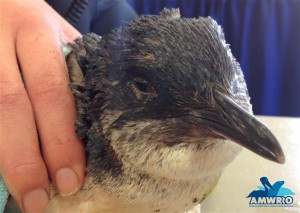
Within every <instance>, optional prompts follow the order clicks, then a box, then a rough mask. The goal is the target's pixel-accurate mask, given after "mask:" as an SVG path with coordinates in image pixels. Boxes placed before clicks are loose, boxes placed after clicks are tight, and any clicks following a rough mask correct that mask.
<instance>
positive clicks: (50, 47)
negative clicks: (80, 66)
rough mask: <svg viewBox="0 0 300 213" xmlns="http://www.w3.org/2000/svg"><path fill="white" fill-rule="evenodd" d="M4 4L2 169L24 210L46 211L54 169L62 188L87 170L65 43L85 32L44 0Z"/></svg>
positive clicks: (78, 181) (69, 188) (71, 187)
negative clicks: (64, 52)
mask: <svg viewBox="0 0 300 213" xmlns="http://www.w3.org/2000/svg"><path fill="white" fill-rule="evenodd" d="M0 11H1V13H0V25H1V26H0V47H1V48H0V174H1V176H2V178H3V180H4V182H5V185H6V186H7V188H8V190H9V192H10V194H11V195H12V196H13V197H14V199H15V200H16V202H17V203H18V205H19V206H20V208H21V209H22V211H25V212H41V211H42V210H43V209H44V208H45V207H46V205H47V203H48V200H49V195H50V188H49V180H48V174H49V176H50V178H51V180H52V182H53V183H54V185H55V186H56V189H57V190H58V192H59V193H60V194H62V195H70V194H73V193H75V192H77V191H78V190H79V189H80V188H81V185H82V182H83V178H84V167H85V156H84V150H83V145H82V143H81V141H80V140H79V139H77V137H76V133H75V127H74V121H75V119H76V111H75V103H74V99H73V96H72V93H71V91H70V88H69V87H68V82H69V80H68V72H67V67H66V64H65V59H64V56H63V54H62V51H61V46H62V44H63V43H67V42H70V41H72V40H74V39H75V38H76V37H78V36H80V34H79V33H78V32H77V31H76V30H75V29H74V28H73V27H72V26H70V25H69V24H68V23H67V22H66V21H65V20H63V18H61V17H60V16H59V15H58V14H57V13H56V12H55V11H54V10H53V9H52V8H51V7H50V6H48V5H47V4H46V3H45V2H44V1H42V0H30V1H29V0H26V1H24V0H9V1H8V0H0ZM20 73H22V77H23V81H24V83H25V85H24V84H23V81H22V77H21V74H20ZM39 141H40V144H39Z"/></svg>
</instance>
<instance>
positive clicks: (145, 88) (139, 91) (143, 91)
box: [131, 79, 157, 98]
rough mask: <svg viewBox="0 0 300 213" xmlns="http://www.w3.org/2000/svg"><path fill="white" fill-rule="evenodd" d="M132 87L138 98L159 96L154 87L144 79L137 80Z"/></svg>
mask: <svg viewBox="0 0 300 213" xmlns="http://www.w3.org/2000/svg"><path fill="white" fill-rule="evenodd" d="M131 85H132V89H133V92H134V93H135V94H136V96H137V97H138V98H141V96H144V95H147V96H154V97H155V96H157V94H156V91H155V89H154V88H153V87H152V85H151V84H149V83H148V82H147V81H145V80H143V79H135V80H134V81H133V82H132V84H131Z"/></svg>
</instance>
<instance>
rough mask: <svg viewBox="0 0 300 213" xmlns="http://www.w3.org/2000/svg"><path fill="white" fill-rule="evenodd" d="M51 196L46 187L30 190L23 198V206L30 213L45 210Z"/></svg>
mask: <svg viewBox="0 0 300 213" xmlns="http://www.w3.org/2000/svg"><path fill="white" fill-rule="evenodd" d="M48 201H49V196H48V194H47V192H46V191H45V190H44V189H35V190H33V191H31V192H28V193H27V194H26V195H25V196H24V198H23V206H24V209H25V211H26V212H28V213H37V212H43V210H45V208H46V207H47V204H48Z"/></svg>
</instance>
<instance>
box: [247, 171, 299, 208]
mask: <svg viewBox="0 0 300 213" xmlns="http://www.w3.org/2000/svg"><path fill="white" fill-rule="evenodd" d="M260 182H261V184H262V186H258V189H259V190H253V191H252V192H251V193H250V194H249V195H248V196H247V197H246V198H250V200H249V207H293V203H294V196H293V195H295V193H294V192H293V191H292V190H290V189H289V188H286V187H283V184H284V181H283V180H280V181H277V182H275V183H274V184H273V185H272V184H271V183H270V182H269V180H268V178H267V177H261V178H260Z"/></svg>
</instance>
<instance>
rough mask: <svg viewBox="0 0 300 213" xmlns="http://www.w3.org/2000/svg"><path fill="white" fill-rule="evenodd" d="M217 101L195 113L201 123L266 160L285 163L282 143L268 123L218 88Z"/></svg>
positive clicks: (215, 97)
mask: <svg viewBox="0 0 300 213" xmlns="http://www.w3.org/2000/svg"><path fill="white" fill-rule="evenodd" d="M214 101H215V106H214V109H213V110H208V111H203V110H193V111H192V112H191V115H192V116H193V118H194V119H195V120H197V123H198V124H200V125H201V126H202V125H204V126H205V127H206V128H209V129H210V130H211V131H212V132H214V133H215V134H217V135H219V136H222V137H224V138H226V139H228V140H231V141H233V142H236V143H238V144H239V145H241V146H243V147H245V148H247V149H249V150H251V151H252V152H254V153H256V154H258V155H260V156H262V157H264V158H266V159H269V160H272V161H275V162H278V163H281V164H283V163H284V162H285V157H284V153H283V151H282V149H281V146H280V144H279V143H278V141H277V139H276V138H275V136H274V135H273V134H272V133H271V131H270V130H269V129H268V128H267V127H266V126H265V125H264V124H262V123H261V122H259V121H258V120H257V119H256V118H255V117H254V116H253V115H251V114H250V113H248V112H247V111H246V110H244V109H242V108H241V107H240V106H239V105H238V104H237V103H235V102H234V100H233V99H231V98H230V97H229V96H228V95H226V94H224V93H222V92H220V91H218V90H215V91H214Z"/></svg>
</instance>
